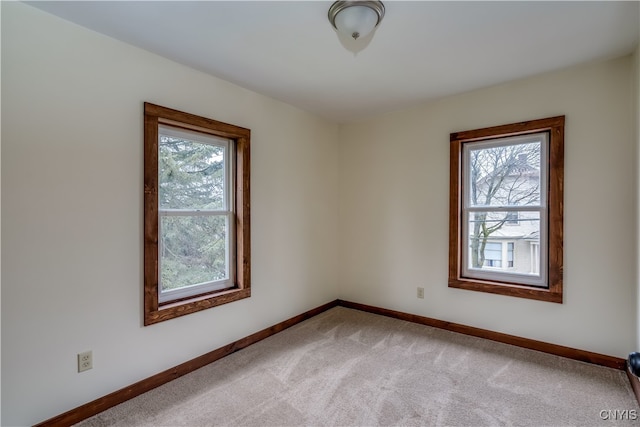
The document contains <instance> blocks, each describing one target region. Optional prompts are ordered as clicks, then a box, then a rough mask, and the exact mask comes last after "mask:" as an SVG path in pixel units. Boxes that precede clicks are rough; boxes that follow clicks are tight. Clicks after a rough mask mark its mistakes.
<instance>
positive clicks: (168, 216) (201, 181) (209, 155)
mask: <svg viewBox="0 0 640 427" xmlns="http://www.w3.org/2000/svg"><path fill="white" fill-rule="evenodd" d="M232 153H233V141H231V140H227V139H222V138H217V137H214V136H213V135H207V134H204V133H200V132H194V131H188V130H183V129H178V128H174V127H169V126H158V205H159V206H158V215H159V216H160V218H159V227H160V228H159V242H158V245H159V247H158V250H159V253H160V255H159V268H160V277H159V284H158V288H159V289H158V300H159V302H160V303H161V304H163V303H167V302H170V301H174V300H178V299H183V298H186V297H190V296H194V295H199V294H204V293H207V292H211V291H216V290H222V289H227V288H232V287H233V279H234V278H233V269H231V268H230V267H231V263H230V259H229V257H230V254H231V253H233V239H232V236H233V233H231V232H230V231H229V229H230V227H231V225H232V224H233V215H234V212H233V209H232V206H233V204H232V193H231V192H230V191H229V190H230V188H233V174H231V173H230V171H231V169H232V168H231V166H232V165H233V156H232Z"/></svg>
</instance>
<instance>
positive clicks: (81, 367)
mask: <svg viewBox="0 0 640 427" xmlns="http://www.w3.org/2000/svg"><path fill="white" fill-rule="evenodd" d="M92 368H93V354H92V352H91V350H89V351H85V352H84V353H78V372H84V371H88V370H89V369H92Z"/></svg>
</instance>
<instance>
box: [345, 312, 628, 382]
mask: <svg viewBox="0 0 640 427" xmlns="http://www.w3.org/2000/svg"><path fill="white" fill-rule="evenodd" d="M338 305H340V306H342V307H347V308H353V309H356V310H361V311H366V312H368V313H374V314H380V315H382V316H387V317H393V318H395V319H400V320H406V321H408V322H413V323H419V324H421V325H427V326H433V327H435V328H440V329H446V330H448V331H452V332H458V333H461V334H465V335H471V336H474V337H479V338H485V339H488V340H491V341H497V342H501V343H505V344H511V345H515V346H517V347H523V348H528V349H530V350H537V351H541V352H543V353H549V354H553V355H556V356H562V357H566V358H569V359H574V360H580V361H582V362H588V363H593V364H595V365H602V366H606V367H608V368H614V369H620V370H624V369H626V360H625V359H621V358H618V357H613V356H607V355H604V354H599V353H593V352H590V351H585V350H577V349H575V348H571V347H565V346H562V345H557V344H550V343H546V342H543V341H536V340H531V339H528V338H521V337H517V336H515V335H507V334H503V333H500V332H493V331H489V330H487V329H480V328H474V327H473V326H466V325H461V324H459V323H453V322H447V321H444V320H438V319H432V318H430V317H424V316H418V315H416V314H408V313H403V312H401V311H395V310H389V309H386V308H380V307H373V306H370V305H365V304H358V303H355V302H350V301H343V300H338Z"/></svg>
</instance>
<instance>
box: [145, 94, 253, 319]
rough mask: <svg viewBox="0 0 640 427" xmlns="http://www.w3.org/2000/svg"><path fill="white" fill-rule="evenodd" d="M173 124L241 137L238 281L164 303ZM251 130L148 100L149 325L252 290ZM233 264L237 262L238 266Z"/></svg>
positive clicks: (237, 186) (237, 167)
mask: <svg viewBox="0 0 640 427" xmlns="http://www.w3.org/2000/svg"><path fill="white" fill-rule="evenodd" d="M162 124H164V125H170V126H176V127H181V128H184V129H189V130H194V131H198V132H204V133H208V134H211V135H215V136H218V137H222V138H228V139H231V140H233V141H235V150H236V156H235V161H236V164H235V188H234V189H233V191H234V195H235V197H234V200H235V254H236V258H235V259H236V262H235V273H236V274H235V284H234V287H233V288H231V289H226V290H224V291H218V292H213V293H210V294H204V295H198V296H195V297H192V298H187V299H185V300H181V301H176V302H172V303H169V304H163V305H160V304H159V303H158V275H159V271H158V126H159V125H162ZM250 140H251V131H250V130H249V129H245V128H242V127H238V126H234V125H230V124H227V123H222V122H218V121H216V120H211V119H207V118H204V117H200V116H196V115H193V114H189V113H183V112H180V111H176V110H172V109H170V108H165V107H160V106H158V105H154V104H150V103H145V104H144V324H145V326H147V325H151V324H154V323H158V322H162V321H164V320H169V319H173V318H175V317H179V316H184V315H185V314H190V313H195V312H197V311H200V310H205V309H207V308H211V307H215V306H218V305H221V304H226V303H229V302H232V301H237V300H240V299H243V298H248V297H249V296H251V253H250V250H251V244H250V196H249V169H250V163H249V153H250V150H249V148H250ZM232 268H233V267H232Z"/></svg>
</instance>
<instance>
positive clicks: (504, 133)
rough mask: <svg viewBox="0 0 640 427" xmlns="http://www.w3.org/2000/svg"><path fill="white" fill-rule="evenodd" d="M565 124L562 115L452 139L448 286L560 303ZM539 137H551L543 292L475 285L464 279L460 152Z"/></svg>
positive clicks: (524, 287)
mask: <svg viewBox="0 0 640 427" xmlns="http://www.w3.org/2000/svg"><path fill="white" fill-rule="evenodd" d="M564 123H565V116H557V117H550V118H546V119H540V120H532V121H526V122H520V123H512V124H508V125H502V126H494V127H489V128H483V129H475V130H469V131H463V132H454V133H452V134H450V171H449V172H450V184H449V287H450V288H459V289H467V290H472V291H478V292H488V293H493V294H499V295H507V296H513V297H519V298H528V299H535V300H540V301H549V302H555V303H562V300H563V278H562V276H563V245H564V243H563V215H564ZM540 132H548V134H549V153H548V154H549V157H548V164H547V169H548V171H547V172H548V190H547V191H548V193H547V230H548V231H547V232H548V239H547V242H548V244H547V254H548V257H547V264H548V265H547V287H545V288H541V287H535V286H530V285H523V284H518V283H513V282H511V283H510V282H498V281H490V280H478V279H471V278H466V277H463V275H462V262H463V259H462V245H463V244H466V243H464V242H463V239H464V236H462V224H461V220H462V214H461V213H462V212H461V206H462V197H463V194H464V191H463V190H464V188H463V186H464V181H463V171H462V168H463V162H462V151H463V150H462V147H463V144H464V143H470V142H479V141H487V140H492V139H498V138H505V137H511V136H518V135H528V134H534V133H540Z"/></svg>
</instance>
